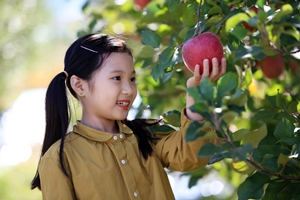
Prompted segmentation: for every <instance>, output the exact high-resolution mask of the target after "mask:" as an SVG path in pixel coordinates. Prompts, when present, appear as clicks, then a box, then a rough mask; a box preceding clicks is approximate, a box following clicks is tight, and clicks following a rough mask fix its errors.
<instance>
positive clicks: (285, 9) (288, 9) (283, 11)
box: [271, 4, 293, 23]
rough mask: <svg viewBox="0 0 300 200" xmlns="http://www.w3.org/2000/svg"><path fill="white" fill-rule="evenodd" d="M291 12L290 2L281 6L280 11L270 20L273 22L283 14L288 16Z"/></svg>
mask: <svg viewBox="0 0 300 200" xmlns="http://www.w3.org/2000/svg"><path fill="white" fill-rule="evenodd" d="M292 13H293V7H292V6H291V5H290V4H285V5H283V6H281V9H280V11H279V12H278V13H277V14H276V15H275V17H274V18H273V19H272V20H271V21H272V22H273V23H275V22H279V21H280V20H281V19H282V18H283V17H284V16H288V15H290V14H292Z"/></svg>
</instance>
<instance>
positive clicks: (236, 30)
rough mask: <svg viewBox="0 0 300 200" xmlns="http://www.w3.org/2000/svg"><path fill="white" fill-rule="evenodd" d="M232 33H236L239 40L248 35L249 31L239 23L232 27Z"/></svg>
mask: <svg viewBox="0 0 300 200" xmlns="http://www.w3.org/2000/svg"><path fill="white" fill-rule="evenodd" d="M230 34H232V35H234V36H235V37H236V38H238V39H239V40H242V39H244V38H245V37H246V36H247V35H248V31H247V29H245V28H244V27H243V26H242V25H237V26H236V27H235V28H234V29H232V31H231V32H230Z"/></svg>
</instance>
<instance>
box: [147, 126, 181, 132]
mask: <svg viewBox="0 0 300 200" xmlns="http://www.w3.org/2000/svg"><path fill="white" fill-rule="evenodd" d="M147 130H148V131H149V132H150V133H152V134H159V133H163V134H169V133H172V132H174V131H175V129H174V128H172V127H171V126H169V125H153V126H148V127H147Z"/></svg>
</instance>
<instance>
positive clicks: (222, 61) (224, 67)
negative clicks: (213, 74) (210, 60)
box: [220, 58, 227, 76]
mask: <svg viewBox="0 0 300 200" xmlns="http://www.w3.org/2000/svg"><path fill="white" fill-rule="evenodd" d="M226 65H227V64H226V58H222V60H221V73H220V74H222V75H221V76H223V75H224V74H225V73H226Z"/></svg>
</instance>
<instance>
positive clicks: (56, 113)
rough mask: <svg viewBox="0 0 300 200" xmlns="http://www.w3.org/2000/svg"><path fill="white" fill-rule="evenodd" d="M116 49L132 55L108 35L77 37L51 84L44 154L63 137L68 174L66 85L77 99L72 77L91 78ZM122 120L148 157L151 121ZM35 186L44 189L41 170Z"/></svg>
mask: <svg viewBox="0 0 300 200" xmlns="http://www.w3.org/2000/svg"><path fill="white" fill-rule="evenodd" d="M113 52H120V53H128V54H129V55H130V56H131V57H132V52H131V50H130V48H128V47H127V46H126V44H125V42H124V41H123V40H122V39H120V38H117V37H113V36H108V35H105V34H89V35H85V36H82V37H80V38H78V39H77V40H76V41H75V42H74V43H73V44H72V45H71V46H70V47H69V48H68V50H67V52H66V55H65V60H64V72H61V73H59V74H58V75H56V76H55V77H54V78H53V80H52V81H51V83H50V84H49V86H48V89H47V92H46V102H45V104H46V105H45V109H46V129H45V136H44V141H43V146H42V150H41V157H42V156H43V155H44V154H45V152H46V151H47V150H48V149H49V148H50V146H51V145H52V144H54V143H55V142H56V141H58V140H61V141H60V149H59V160H60V165H61V169H62V171H63V172H64V174H65V175H66V176H68V173H67V171H66V168H65V165H64V162H63V149H64V141H65V136H66V134H67V130H68V126H69V123H70V118H71V110H70V106H69V102H68V97H67V88H68V90H69V91H70V93H71V94H72V95H73V96H74V97H75V98H76V99H78V97H77V95H76V93H75V91H74V90H73V89H72V87H71V84H70V77H71V76H72V75H76V76H78V77H79V78H81V79H84V80H88V81H89V80H91V79H92V78H93V74H94V73H95V72H96V71H97V69H99V68H100V67H101V65H102V63H103V61H104V60H105V59H106V58H107V57H108V56H109V55H110V54H111V53H113ZM65 72H66V73H65ZM123 123H125V124H126V125H127V126H128V127H129V128H131V129H132V131H133V133H134V134H135V135H136V137H137V140H138V145H139V149H140V152H141V153H142V155H143V157H144V158H145V159H147V158H148V156H150V155H151V153H152V151H153V149H152V145H151V144H152V143H153V142H154V140H155V138H154V137H152V136H151V134H150V133H149V131H147V129H146V128H145V126H149V125H150V124H148V123H146V122H145V121H144V120H143V119H135V120H132V121H130V120H127V119H125V120H123ZM41 157H40V159H41ZM36 187H38V188H39V189H41V183H40V177H39V173H38V170H37V171H36V174H35V177H34V178H33V180H32V182H31V189H34V188H36Z"/></svg>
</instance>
